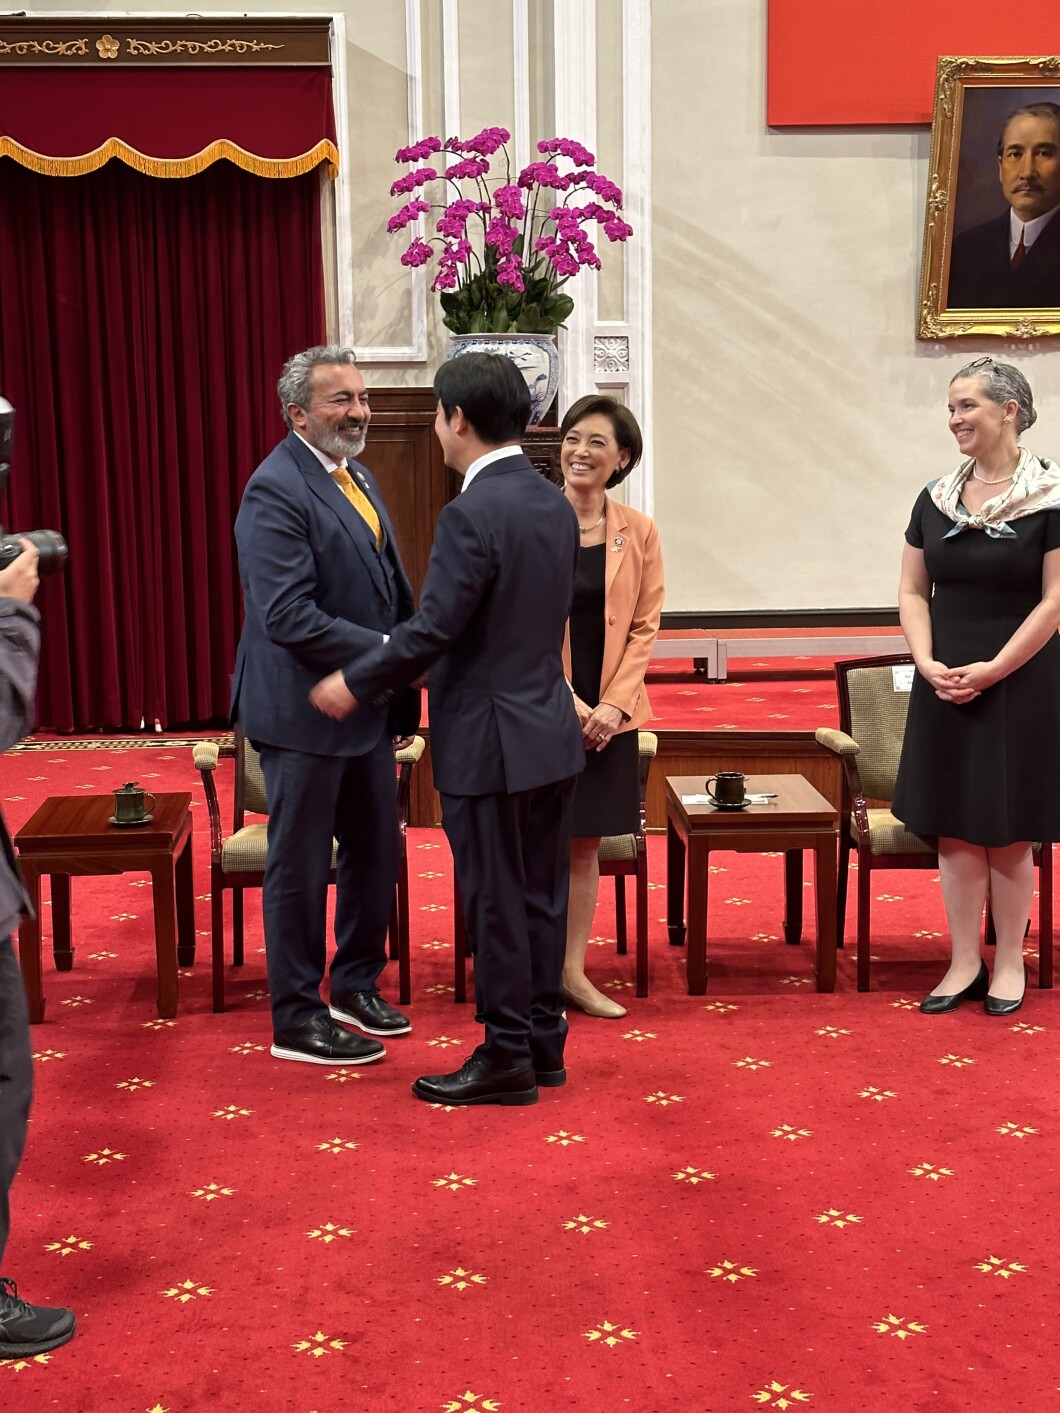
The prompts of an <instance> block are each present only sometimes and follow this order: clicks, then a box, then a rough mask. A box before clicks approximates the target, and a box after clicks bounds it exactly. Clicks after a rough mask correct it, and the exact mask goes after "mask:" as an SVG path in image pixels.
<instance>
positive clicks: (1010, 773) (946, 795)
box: [892, 489, 1060, 848]
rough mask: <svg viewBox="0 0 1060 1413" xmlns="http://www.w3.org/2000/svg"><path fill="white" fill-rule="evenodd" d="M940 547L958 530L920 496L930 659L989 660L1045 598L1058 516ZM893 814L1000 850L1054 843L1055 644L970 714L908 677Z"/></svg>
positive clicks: (1058, 656) (1057, 785)
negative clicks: (1004, 534) (1046, 559)
mask: <svg viewBox="0 0 1060 1413" xmlns="http://www.w3.org/2000/svg"><path fill="white" fill-rule="evenodd" d="M1009 523H1010V525H1011V528H1012V529H1013V530H1014V531H1015V534H1016V538H1015V539H1009V538H1002V539H995V538H993V537H992V536H989V535H987V534H986V533H985V532H984V531H982V530H963V531H962V532H961V533H960V534H958V535H954V536H953V537H952V539H946V538H944V537H945V536H946V535H947V534H948V533H949V531H951V530H952V529H953V521H952V520H950V519H948V517H947V516H945V515H943V514H942V512H941V511H940V510H939V509H938V507H937V506H936V505H935V504H934V502H933V501H932V500H931V497H930V495H929V493H928V491H927V490H926V489H925V490H923V491H921V493H920V496H919V498H918V500H917V502H916V505H915V506H914V507H913V515H912V519H911V520H910V522H909V528H908V529H907V530H906V535H905V537H906V540H907V542H908V543H909V544H911V545H914V546H916V547H917V548H922V549H923V551H924V559H925V563H926V565H927V571H928V574H929V575H930V576H931V580H932V583H933V585H934V590H933V593H932V597H931V630H932V656H933V657H935V658H936V659H937V660H938V661H939V662H944V663H945V664H946V666H947V667H962V666H964V665H966V664H967V663H970V662H984V661H989V659H990V658H992V657H993V656H994V655H995V654H996V653H997V652H998V651H999V650H1000V649H1001V648H1002V647H1003V646H1004V645H1005V643H1006V642H1007V641H1008V640H1009V638H1011V637H1012V635H1013V633H1014V632H1015V631H1016V629H1017V628H1018V627H1019V626H1020V624H1021V623H1022V622H1023V620H1024V619H1025V618H1026V617H1027V615H1028V614H1029V613H1031V612H1032V611H1033V610H1034V608H1035V607H1036V605H1037V604H1038V603H1039V602H1040V601H1041V597H1042V559H1043V556H1044V555H1045V554H1046V553H1047V552H1048V551H1049V550H1052V549H1057V548H1060V510H1042V511H1039V512H1037V514H1034V515H1027V516H1024V517H1023V518H1022V519H1020V520H1012V521H1010V522H1009ZM892 810H893V813H894V814H895V815H896V816H897V817H898V818H899V819H900V820H902V821H903V823H904V824H905V825H906V827H907V828H909V829H911V830H913V832H914V833H916V834H924V835H928V836H929V837H930V836H937V835H940V834H941V835H945V836H947V837H949V838H954V839H964V840H966V841H967V842H968V843H970V844H979V845H982V846H985V847H988V848H1003V847H1004V846H1005V845H1007V844H1014V843H1017V842H1022V841H1035V842H1036V841H1046V842H1051V841H1055V840H1058V839H1060V637H1058V636H1057V634H1056V633H1053V634H1052V636H1051V637H1050V639H1049V641H1048V642H1047V643H1046V644H1045V645H1044V647H1042V648H1041V649H1040V650H1039V651H1038V652H1037V653H1036V654H1035V655H1034V657H1032V658H1031V659H1030V661H1029V662H1026V663H1024V665H1023V666H1022V667H1020V668H1017V669H1016V671H1015V672H1013V673H1010V675H1009V676H1008V677H1005V678H1002V680H1001V681H1000V682H997V683H995V684H994V686H993V687H988V688H987V690H986V691H985V692H983V694H982V696H980V697H976V698H975V699H974V700H973V701H970V702H968V703H967V704H966V705H963V706H958V705H956V704H954V703H953V702H944V701H941V700H940V699H939V698H938V697H937V696H936V695H935V692H934V689H933V688H932V687H931V686H930V684H929V683H927V682H926V681H925V680H924V679H923V678H922V677H921V676H920V675H919V674H917V676H916V677H915V678H914V680H913V691H912V696H911V698H910V701H909V716H908V721H907V723H906V731H905V741H904V745H903V748H902V759H901V764H900V766H899V769H898V781H897V785H896V788H895V797H894V804H893V806H892Z"/></svg>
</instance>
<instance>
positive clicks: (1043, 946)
mask: <svg viewBox="0 0 1060 1413" xmlns="http://www.w3.org/2000/svg"><path fill="white" fill-rule="evenodd" d="M912 662H913V659H912V657H911V656H910V655H909V654H908V653H901V654H895V655H893V656H890V657H876V658H858V659H854V660H850V661H847V662H837V663H836V665H835V674H836V687H837V690H838V694H839V726H840V729H839V730H838V731H833V730H832V729H830V728H822V729H820V730H819V731H817V733H816V736H817V740H818V742H819V744H820V745H822V746H825V747H827V749H828V750H830V751H833V752H834V753H835V754H836V755H837V756H839V757H840V759H841V760H842V763H843V795H842V799H841V800H840V805H839V876H838V886H837V890H836V892H837V918H836V940H837V942H838V945H839V946H840V947H842V945H843V929H844V923H845V918H846V900H847V878H848V875H849V872H850V856H851V853H852V852H853V850H854V848H855V847H856V848H857V859H858V870H857V872H858V884H857V888H858V901H857V949H858V950H857V986H858V990H859V991H867V990H868V989H869V914H870V908H871V898H872V875H873V872H874V871H875V870H876V869H881V868H888V869H890V868H932V869H934V868H938V853H937V851H936V848H935V843H934V841H933V840H930V839H924V838H921V836H920V835H918V834H913V833H911V832H910V831H909V830H908V829H906V827H905V825H904V824H903V823H902V822H901V820H899V819H896V818H895V817H894V815H893V814H892V813H891V808H890V806H891V801H892V800H893V798H894V785H895V780H896V778H897V775H898V762H899V760H900V758H901V754H902V742H903V740H904V738H905V722H906V714H907V712H908V709H909V692H908V691H902V690H897V689H896V687H895V678H894V669H895V668H896V667H897V668H904V667H909V666H911V665H912ZM1035 862H1036V863H1037V865H1038V868H1039V889H1038V947H1039V956H1038V984H1039V986H1043V987H1051V986H1052V984H1053V855H1052V848H1051V846H1049V845H1046V846H1045V847H1044V848H1041V847H1040V846H1036V847H1035ZM1028 926H1029V924H1028ZM987 932H988V937H987V940H988V941H991V940H992V936H993V928H992V924H991V922H990V919H989V912H988V915H987Z"/></svg>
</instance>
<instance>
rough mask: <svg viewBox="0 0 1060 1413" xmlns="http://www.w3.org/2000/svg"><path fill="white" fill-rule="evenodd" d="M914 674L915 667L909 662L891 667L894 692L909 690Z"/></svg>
mask: <svg viewBox="0 0 1060 1413" xmlns="http://www.w3.org/2000/svg"><path fill="white" fill-rule="evenodd" d="M915 676H916V667H915V666H914V664H913V663H911V662H907V663H903V665H902V666H901V667H892V668H891V679H892V681H893V683H894V690H895V691H896V692H911V691H912V690H913V678H914V677H915Z"/></svg>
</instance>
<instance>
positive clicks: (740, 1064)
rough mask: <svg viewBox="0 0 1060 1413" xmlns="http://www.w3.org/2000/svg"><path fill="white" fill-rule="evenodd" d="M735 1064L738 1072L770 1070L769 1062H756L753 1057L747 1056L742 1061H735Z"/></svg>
mask: <svg viewBox="0 0 1060 1413" xmlns="http://www.w3.org/2000/svg"><path fill="white" fill-rule="evenodd" d="M733 1064H734V1065H735V1066H736V1068H737V1069H738V1070H768V1069H769V1068H770V1062H769V1061H768V1060H756V1059H755V1057H754V1056H753V1055H745V1056H744V1057H743V1059H742V1060H733Z"/></svg>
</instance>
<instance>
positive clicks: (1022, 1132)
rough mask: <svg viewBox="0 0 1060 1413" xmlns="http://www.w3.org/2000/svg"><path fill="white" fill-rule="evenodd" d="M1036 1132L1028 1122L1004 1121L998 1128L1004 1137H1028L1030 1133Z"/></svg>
mask: <svg viewBox="0 0 1060 1413" xmlns="http://www.w3.org/2000/svg"><path fill="white" fill-rule="evenodd" d="M1037 1132H1038V1130H1037V1129H1036V1128H1032V1127H1031V1125H1030V1124H1014V1123H1004V1124H1002V1125H1001V1127H1000V1128H999V1129H998V1133H1000V1134H1002V1135H1003V1136H1004V1137H1005V1138H1029V1137H1030V1136H1031V1134H1034V1133H1037Z"/></svg>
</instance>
